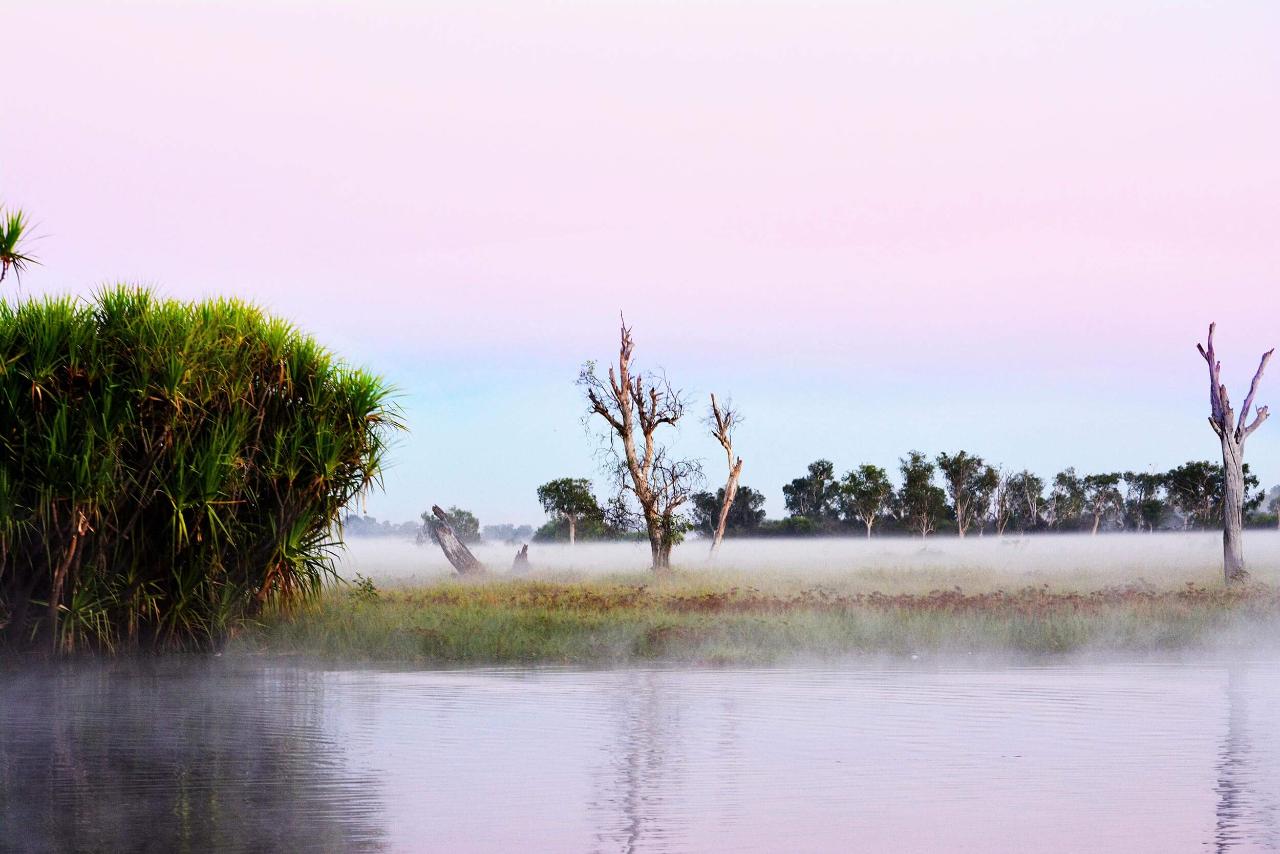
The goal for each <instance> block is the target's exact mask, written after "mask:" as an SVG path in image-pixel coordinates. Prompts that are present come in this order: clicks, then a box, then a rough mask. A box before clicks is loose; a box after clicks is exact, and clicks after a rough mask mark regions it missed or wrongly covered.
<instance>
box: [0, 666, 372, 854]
mask: <svg viewBox="0 0 1280 854" xmlns="http://www.w3.org/2000/svg"><path fill="white" fill-rule="evenodd" d="M322 681H323V680H322V678H321V675H320V674H318V673H315V672H310V671H306V670H294V669H285V670H276V669H262V668H256V667H255V668H251V669H247V670H240V669H236V668H230V667H227V666H223V665H222V664H221V663H219V662H216V661H213V662H210V661H201V660H174V659H160V660H152V661H141V662H138V661H134V662H129V663H116V664H113V665H86V664H84V663H79V664H74V665H64V666H61V667H52V668H39V669H34V670H33V669H23V670H21V671H18V672H12V671H10V672H5V673H0V686H2V688H3V702H0V849H5V850H24V851H70V850H80V851H86V850H87V851H127V850H150V851H207V850H215V849H216V850H223V851H244V850H255V851H256V850H298V851H300V850H308V851H353V850H354V851H359V850H374V849H378V848H380V847H381V843H382V841H383V839H384V836H385V834H384V830H383V827H382V821H381V816H380V812H381V807H380V803H379V792H380V789H381V786H380V784H379V783H378V781H377V780H376V778H374V777H373V776H368V775H366V776H360V775H354V776H353V775H352V774H351V772H350V770H349V769H348V768H346V767H345V766H344V762H343V749H342V746H341V745H339V744H335V743H334V742H333V741H332V740H331V739H330V738H329V737H327V736H326V734H325V721H324V710H325V705H324V703H323V702H322V695H323V684H322Z"/></svg>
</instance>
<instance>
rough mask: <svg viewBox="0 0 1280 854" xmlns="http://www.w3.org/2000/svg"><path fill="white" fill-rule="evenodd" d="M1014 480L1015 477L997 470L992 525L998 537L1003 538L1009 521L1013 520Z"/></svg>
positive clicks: (992, 502)
mask: <svg viewBox="0 0 1280 854" xmlns="http://www.w3.org/2000/svg"><path fill="white" fill-rule="evenodd" d="M1013 478H1014V475H1013V474H1012V473H1009V472H1005V471H1004V470H1003V469H997V470H996V483H995V489H994V490H993V492H992V495H991V510H990V513H991V524H992V525H993V526H994V527H995V529H996V536H997V537H1003V536H1004V530H1005V528H1007V527H1009V520H1010V519H1012V518H1013V511H1014V500H1015V496H1014V494H1013V488H1012V487H1013Z"/></svg>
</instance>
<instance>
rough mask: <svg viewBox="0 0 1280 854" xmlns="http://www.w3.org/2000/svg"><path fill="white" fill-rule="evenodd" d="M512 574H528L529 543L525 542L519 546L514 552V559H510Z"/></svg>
mask: <svg viewBox="0 0 1280 854" xmlns="http://www.w3.org/2000/svg"><path fill="white" fill-rule="evenodd" d="M511 574H512V575H528V574H529V544H528V543H525V544H524V545H523V546H521V547H520V551H518V552H516V557H515V560H513V561H511Z"/></svg>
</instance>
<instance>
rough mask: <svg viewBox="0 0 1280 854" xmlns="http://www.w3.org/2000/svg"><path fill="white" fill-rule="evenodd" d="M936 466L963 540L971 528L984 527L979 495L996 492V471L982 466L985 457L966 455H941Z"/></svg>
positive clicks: (965, 452) (965, 453) (966, 453)
mask: <svg viewBox="0 0 1280 854" xmlns="http://www.w3.org/2000/svg"><path fill="white" fill-rule="evenodd" d="M937 462H938V469H939V470H940V471H941V472H942V479H943V481H944V482H945V483H946V486H947V494H948V495H950V496H951V506H952V508H953V509H954V510H955V514H956V529H957V531H958V532H959V534H960V537H961V538H962V539H963V538H964V535H965V532H966V531H968V530H969V527H970V526H972V525H974V524H975V523H976V524H978V526H979V527H982V515H980V513H981V514H985V509H983V504H984V502H983V501H982V499H981V496H980V494H979V493H981V492H982V491H983V490H984V489H987V490H990V489H993V488H994V484H993V483H992V477H993V475H994V470H993V469H992V468H991V467H990V466H988V465H987V464H986V463H985V462H983V459H982V457H977V456H972V455H970V454H969V453H968V452H967V451H957V452H956V453H954V454H938V458H937ZM985 503H986V504H989V503H990V502H985Z"/></svg>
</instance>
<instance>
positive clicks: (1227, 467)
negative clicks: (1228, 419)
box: [1222, 434, 1249, 584]
mask: <svg viewBox="0 0 1280 854" xmlns="http://www.w3.org/2000/svg"><path fill="white" fill-rule="evenodd" d="M1242 445H1243V443H1240V442H1236V441H1235V439H1234V437H1233V436H1231V435H1230V434H1226V435H1224V436H1223V437H1222V468H1223V475H1224V478H1223V479H1224V482H1225V483H1224V485H1225V489H1224V490H1223V492H1224V494H1223V497H1222V572H1223V575H1224V576H1225V577H1226V580H1227V583H1228V584H1243V583H1245V582H1247V581H1248V580H1249V573H1248V572H1246V571H1245V568H1244V448H1243V447H1242Z"/></svg>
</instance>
